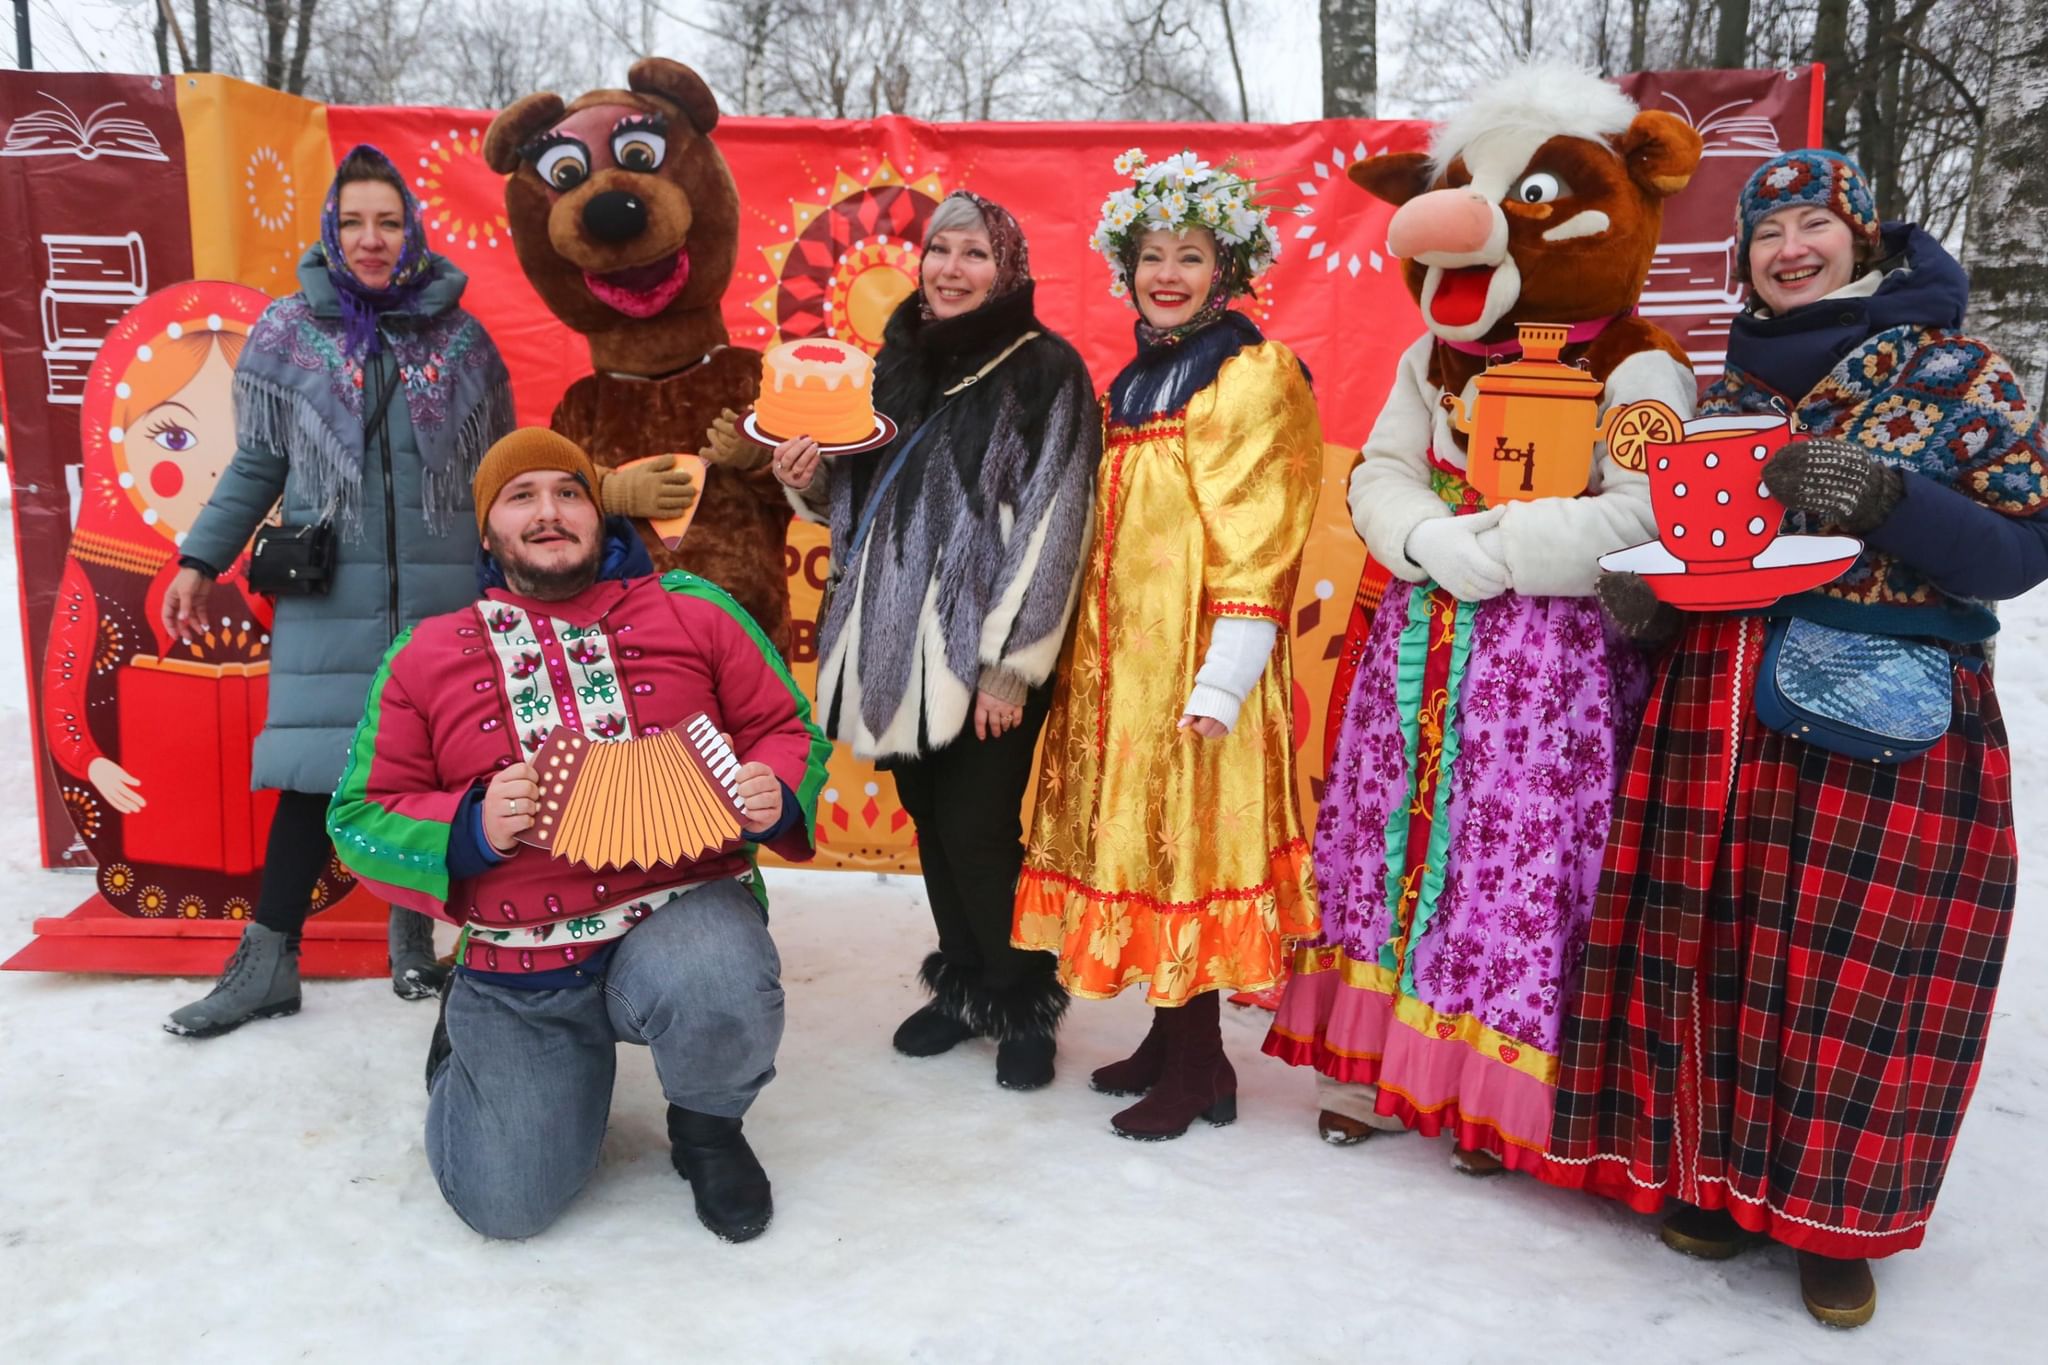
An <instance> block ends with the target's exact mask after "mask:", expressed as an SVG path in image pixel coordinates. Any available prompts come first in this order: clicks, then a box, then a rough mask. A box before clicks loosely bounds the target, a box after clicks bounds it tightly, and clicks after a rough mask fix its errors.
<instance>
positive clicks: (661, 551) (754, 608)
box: [484, 57, 792, 655]
mask: <svg viewBox="0 0 2048 1365" xmlns="http://www.w3.org/2000/svg"><path fill="white" fill-rule="evenodd" d="M626 87H627V88H625V89H623V90H592V91H590V92H588V93H587V94H584V95H580V96H578V97H576V98H575V99H573V100H570V101H566V102H565V101H564V100H563V99H562V97H561V96H559V95H554V94H533V95H527V96H525V97H523V98H521V99H519V100H517V101H515V102H514V103H513V104H512V105H511V106H510V107H508V108H507V109H505V111H504V112H503V113H501V114H499V115H498V117H497V118H496V119H495V120H494V121H493V122H492V124H491V127H490V130H489V132H488V133H486V134H485V137H484V158H485V160H486V161H487V162H488V163H489V165H490V167H491V169H493V170H495V171H497V172H498V173H500V174H501V175H504V176H506V177H507V178H506V182H505V211H506V216H507V218H508V219H509V221H510V222H511V225H512V244H513V247H514V248H515V249H516V251H517V252H518V255H519V264H520V268H521V269H522V270H523V271H524V272H525V273H526V277H527V279H528V280H529V281H531V282H532V284H533V287H534V290H535V291H536V292H537V293H538V294H539V295H540V297H541V300H542V301H543V302H544V303H546V304H547V306H548V309H549V311H551V312H553V313H554V315H555V316H556V317H558V318H560V319H561V320H562V321H563V322H564V323H565V324H567V325H568V326H569V327H571V328H573V329H574V330H575V331H577V332H580V333H582V334H583V336H584V337H585V338H586V339H587V340H588V342H589V345H590V359H591V364H592V366H593V367H594V368H595V370H596V371H597V372H596V373H595V374H592V375H590V376H588V377H586V378H583V379H579V380H577V381H576V382H575V383H574V384H572V385H571V386H570V387H569V390H568V392H567V393H565V394H564V395H563V397H562V401H561V403H560V404H559V405H557V407H556V409H555V413H554V417H553V420H552V425H553V427H554V429H555V430H557V431H559V432H561V433H562V434H563V435H564V436H567V437H568V438H569V439H571V440H572V441H575V442H576V443H577V444H578V445H580V446H582V447H583V448H584V449H585V450H586V451H588V452H589V453H590V456H591V458H592V459H594V460H596V461H597V462H598V463H599V464H600V465H603V466H605V467H606V468H607V469H616V468H618V467H619V466H621V465H625V464H629V463H631V462H633V461H635V460H639V459H642V458H643V457H646V456H656V455H678V456H682V457H684V459H685V462H687V461H688V457H690V456H692V455H694V456H696V457H698V458H700V459H702V460H703V461H704V462H705V467H704V469H703V471H702V474H701V479H699V478H698V477H697V476H696V475H695V474H694V473H687V474H686V473H685V472H683V471H682V470H681V469H679V468H678V469H668V470H662V471H657V470H653V469H650V468H649V467H647V466H641V467H640V468H638V469H636V470H634V471H632V472H631V474H630V476H628V477H625V478H621V479H617V480H615V479H614V478H613V477H609V476H608V477H607V478H606V480H605V486H606V488H607V489H613V488H614V487H615V486H616V488H617V489H618V490H619V498H620V502H619V503H618V504H617V505H614V502H613V500H612V498H611V496H610V495H609V494H608V495H607V509H608V510H612V511H618V510H632V509H634V508H637V509H639V511H640V514H641V515H640V520H639V521H638V526H639V530H640V533H641V538H642V540H643V541H644V542H645V543H646V545H647V548H648V551H649V553H650V554H651V555H653V557H654V562H655V566H656V568H657V569H661V570H667V569H672V568H684V569H689V570H691V571H692V572H695V573H698V574H701V575H702V576H704V577H706V578H708V579H710V580H711V581H713V582H714V583H717V584H718V585H719V586H721V587H723V588H724V589H725V590H726V591H728V592H730V593H731V594H732V595H733V596H734V597H735V598H737V599H738V600H739V603H740V605H741V606H743V607H745V608H746V609H747V611H748V612H749V613H751V614H752V615H753V617H754V619H755V620H756V621H757V622H759V624H760V626H761V628H762V629H763V630H764V631H766V632H767V634H768V637H769V639H770V640H772V641H773V642H774V643H775V645H776V647H777V648H778V649H780V650H782V651H783V652H784V654H785V655H786V654H787V653H788V652H789V648H790V645H791V638H792V632H791V623H790V614H789V587H788V579H787V577H786V572H785V569H784V565H783V542H784V539H785V537H786V535H787V533H788V529H789V521H790V515H791V513H790V510H789V504H788V502H787V501H786V500H785V499H784V497H783V494H782V487H781V485H780V484H778V483H777V482H776V481H775V477H774V474H773V472H772V471H771V470H770V469H769V468H768V464H767V461H768V451H767V450H765V449H764V448H762V447H760V446H757V445H754V444H753V443H751V442H748V441H745V440H741V439H736V438H735V437H734V435H733V431H732V420H731V419H732V415H733V414H736V413H740V412H744V411H745V410H746V408H747V407H748V406H750V405H751V404H752V403H753V401H754V399H755V397H756V396H757V395H758V394H759V392H760V387H761V354H760V352H758V351H754V350H749V349H746V348H743V347H736V346H732V345H729V344H728V337H727V334H726V329H725V322H724V319H723V318H722V317H721V315H720V311H719V309H720V302H721V300H722V299H723V298H724V295H725V290H726V286H727V284H728V283H729V282H730V281H731V279H732V272H733V264H734V261H735V260H736V259H737V257H738V254H739V216H740V200H739V191H738V190H737V188H736V187H735V186H734V184H733V178H732V171H731V170H730V169H729V168H728V167H727V165H726V162H725V157H724V156H723V155H722V154H721V153H720V152H719V150H718V146H717V143H716V142H714V141H713V139H712V132H713V130H715V129H716V128H717V126H718V117H719V112H718V101H717V100H716V98H714V97H713V95H712V93H711V90H710V87H708V86H707V85H705V83H704V81H703V79H702V78H701V77H699V76H698V74H697V73H696V72H695V71H693V70H691V69H690V68H689V67H687V66H684V65H683V64H681V63H680V62H673V61H669V60H666V59H664V58H660V57H648V58H645V59H643V60H641V61H638V62H635V63H634V64H633V66H632V68H631V69H630V70H629V71H628V73H627V77H626ZM657 478H658V479H660V480H662V483H661V486H660V487H659V488H658V489H655V488H652V487H650V484H651V483H652V481H653V480H655V479H657ZM629 489H630V490H633V491H632V492H628V491H627V490H629ZM636 498H637V499H638V500H637V501H634V500H633V499H636ZM655 501H659V502H660V505H661V506H662V507H663V508H664V509H665V510H666V509H671V508H673V507H675V505H676V504H677V503H678V502H686V503H687V504H688V506H689V507H690V508H692V509H694V519H693V520H692V521H691V522H690V523H689V530H688V533H687V535H685V536H683V537H682V538H681V540H680V543H677V544H674V545H673V546H672V545H670V544H669V543H666V542H665V541H664V539H663V537H662V535H661V534H660V533H659V532H658V531H657V530H656V529H655V528H654V527H653V526H652V525H650V523H649V520H648V519H647V518H648V517H649V516H652V515H653V514H652V513H649V512H646V511H645V509H646V507H648V506H651V505H653V503H654V502H655Z"/></svg>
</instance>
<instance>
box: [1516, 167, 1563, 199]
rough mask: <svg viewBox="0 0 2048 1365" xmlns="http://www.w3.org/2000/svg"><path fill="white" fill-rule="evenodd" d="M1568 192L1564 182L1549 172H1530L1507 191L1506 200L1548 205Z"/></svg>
mask: <svg viewBox="0 0 2048 1365" xmlns="http://www.w3.org/2000/svg"><path fill="white" fill-rule="evenodd" d="M1570 192H1571V191H1570V190H1569V188H1568V187H1567V186H1566V185H1565V183H1564V181H1562V180H1560V179H1558V178H1557V177H1556V176H1554V175H1552V174H1551V173H1550V172H1549V171H1531V172H1529V174H1527V175H1525V176H1523V177H1522V178H1521V179H1520V180H1518V181H1516V182H1515V187H1514V189H1512V190H1510V191H1508V198H1510V199H1513V200H1516V201H1518V202H1520V203H1523V204H1548V203H1550V202H1551V201H1552V200H1554V199H1562V198H1564V197H1565V195H1567V194H1569V193H1570Z"/></svg>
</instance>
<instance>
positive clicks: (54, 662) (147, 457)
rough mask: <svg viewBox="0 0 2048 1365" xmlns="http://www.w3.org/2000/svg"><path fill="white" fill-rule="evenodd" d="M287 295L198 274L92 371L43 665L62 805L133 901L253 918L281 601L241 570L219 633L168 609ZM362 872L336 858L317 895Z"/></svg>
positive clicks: (265, 823) (105, 876)
mask: <svg viewBox="0 0 2048 1365" xmlns="http://www.w3.org/2000/svg"><path fill="white" fill-rule="evenodd" d="M269 303H270V298H269V296H268V295H266V294H264V293H263V292H262V291H260V290H256V289H252V288H249V287H247V286H245V285H240V284H231V283H225V282H222V281H217V280H196V281H190V282H187V283H184V284H179V285H174V286H172V287H171V288H169V289H165V290H162V291H160V292H158V293H156V294H153V295H151V296H150V297H149V298H147V299H145V300H144V301H143V302H142V303H140V304H138V305H136V307H135V308H134V309H133V310H132V311H130V312H129V313H128V314H127V315H126V316H125V317H123V318H122V319H121V321H120V322H119V323H118V324H116V325H115V327H114V329H113V330H112V331H111V332H109V333H108V335H107V338H106V341H105V343H104V344H103V345H102V346H101V348H100V352H99V357H98V359H97V360H95V361H94V363H93V367H92V372H91V374H90V375H89V376H88V378H87V380H86V389H85V398H84V410H83V413H82V415H81V417H80V434H81V437H82V441H83V449H84V467H83V469H82V471H81V479H82V490H83V497H82V501H81V504H80V507H79V511H78V524H77V526H76V528H75V529H74V530H73V532H72V536H71V544H70V547H69V549H68V550H67V552H66V555H65V561H64V578H63V581H62V583H61V585H60V587H59V589H58V594H57V604H56V616H55V620H54V621H53V622H52V624H51V629H50V640H49V646H48V651H47V653H46V654H45V656H44V660H43V726H44V732H45V735H46V737H47V739H48V741H49V746H50V754H51V757H52V758H53V759H54V760H55V761H56V764H57V767H58V769H59V775H60V783H61V788H62V792H63V799H64V806H65V809H66V811H67V812H69V814H70V816H71V821H72V824H73V825H74V826H75V827H76V828H77V830H78V836H79V838H80V839H81V840H82V841H84V843H85V846H86V847H87V848H88V849H89V850H90V851H91V852H92V855H93V857H94V858H95V859H96V860H97V862H98V864H99V872H98V879H99V890H100V894H101V895H102V896H103V897H105V898H106V900H107V901H108V902H109V903H110V904H111V905H113V906H114V908H116V909H117V910H120V911H122V912H123V913H125V914H130V915H138V916H147V917H156V916H165V917H170V916H177V917H182V918H187V919H243V918H247V917H248V916H249V915H250V914H251V913H252V912H253V906H254V904H255V899H256V891H257V886H258V884H259V882H260V880H261V875H262V869H261V866H260V864H261V861H262V856H263V847H264V840H265V838H266V836H267V835H268V833H269V827H270V815H271V811H272V809H273V808H274V807H275V805H276V795H275V793H272V792H251V791H250V790H249V749H250V745H251V744H252V743H253V742H254V740H255V738H256V734H257V732H258V731H259V730H261V729H262V726H263V719H264V714H265V710H264V707H265V701H266V698H267V684H268V681H269V677H268V675H269V671H270V663H269V658H270V619H271V611H270V604H269V603H268V601H267V600H266V599H264V598H263V597H261V596H260V595H258V594H256V593H255V592H252V591H251V590H250V589H249V587H248V584H247V582H246V580H245V578H244V570H245V567H246V556H244V559H243V560H242V561H238V562H237V563H236V564H235V565H234V566H233V567H232V568H231V569H229V570H228V571H227V572H225V573H223V574H222V575H221V577H220V581H219V583H218V584H217V585H216V586H215V588H214V592H213V596H212V599H211V601H210V603H209V612H210V615H211V618H212V619H211V621H210V622H209V628H208V629H207V630H206V632H205V633H204V634H203V636H201V638H199V639H197V640H195V641H193V642H192V643H191V644H181V643H179V642H178V641H176V640H174V639H172V638H171V637H170V636H168V635H167V634H166V633H165V632H164V629H163V625H162V622H161V608H162V603H163V596H164V592H165V589H166V588H167V587H168V586H169V584H170V580H171V578H172V576H173V575H174V574H176V573H177V571H178V546H179V544H180V543H181V542H182V541H183V540H184V538H185V533H186V531H187V530H189V529H190V527H191V526H192V524H193V521H194V520H195V519H196V518H197V517H198V515H199V511H200V509H201V508H202V507H204V506H205V505H206V501H207V498H208V497H209V496H210V495H211V494H212V492H213V487H214V484H215V482H216V481H217V480H218V479H219V478H220V476H221V473H222V472H223V471H224V470H225V469H226V468H227V466H228V461H229V460H231V459H232V458H233V457H234V453H235V412H234V372H235V362H236V360H237V359H239V358H240V356H241V353H242V346H243V344H244V343H245V342H246V341H247V339H248V335H249V329H250V328H251V327H252V326H254V325H255V322H256V319H257V317H258V316H259V315H260V314H261V313H262V311H263V309H264V308H265V307H266V306H267V305H268V304H269ZM349 880H350V879H349V878H348V876H347V874H346V873H345V872H342V871H341V870H340V869H339V867H338V866H336V865H334V864H330V866H329V870H328V872H327V874H326V875H325V876H324V877H323V879H322V884H321V885H320V886H319V887H317V888H316V889H315V892H314V896H315V903H316V904H319V903H321V902H323V901H326V902H331V901H332V900H333V899H334V898H335V897H336V896H337V895H339V894H340V893H341V891H343V890H344V889H345V888H346V886H347V884H348V882H349Z"/></svg>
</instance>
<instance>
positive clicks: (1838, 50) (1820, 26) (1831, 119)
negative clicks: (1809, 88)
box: [1813, 0, 1850, 151]
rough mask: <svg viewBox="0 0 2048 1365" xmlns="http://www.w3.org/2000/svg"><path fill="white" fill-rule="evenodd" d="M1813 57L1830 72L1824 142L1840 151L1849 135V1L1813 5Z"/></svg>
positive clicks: (1823, 120)
mask: <svg viewBox="0 0 2048 1365" xmlns="http://www.w3.org/2000/svg"><path fill="white" fill-rule="evenodd" d="M1813 59H1814V61H1816V62H1818V63H1820V65H1821V66H1822V68H1824V70H1825V71H1826V73H1827V74H1826V76H1825V77H1824V84H1825V85H1826V87H1827V93H1826V98H1827V108H1826V109H1825V110H1824V111H1823V113H1822V115H1821V133H1820V140H1821V144H1822V145H1823V146H1827V147H1832V148H1834V149H1836V150H1837V151H1839V150H1840V149H1841V148H1842V145H1843V144H1844V143H1845V142H1846V141H1847V140H1848V136H1849V103H1850V100H1849V95H1850V90H1849V85H1850V81H1849V0H1820V3H1819V4H1817V5H1816V6H1814V11H1813Z"/></svg>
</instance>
